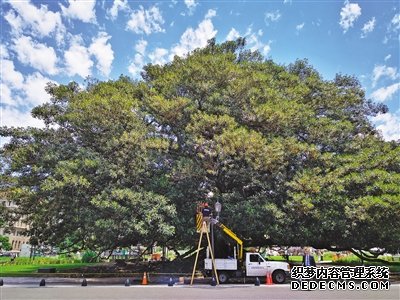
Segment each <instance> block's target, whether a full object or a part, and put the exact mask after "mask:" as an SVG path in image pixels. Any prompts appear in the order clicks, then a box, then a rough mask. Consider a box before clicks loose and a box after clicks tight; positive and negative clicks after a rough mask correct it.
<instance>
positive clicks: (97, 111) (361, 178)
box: [1, 39, 400, 250]
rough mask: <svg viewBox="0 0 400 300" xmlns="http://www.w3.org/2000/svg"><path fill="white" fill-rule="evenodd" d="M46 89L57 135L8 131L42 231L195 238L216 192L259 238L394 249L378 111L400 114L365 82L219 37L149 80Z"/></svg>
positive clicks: (20, 194)
mask: <svg viewBox="0 0 400 300" xmlns="http://www.w3.org/2000/svg"><path fill="white" fill-rule="evenodd" d="M48 92H49V93H50V95H52V100H51V102H50V103H48V104H45V105H42V106H40V107H37V108H35V109H34V110H33V115H34V116H36V117H38V118H41V119H43V120H44V121H45V123H46V124H47V125H48V126H47V127H46V128H45V129H32V128H29V129H21V128H19V129H14V128H3V129H2V131H1V133H2V135H8V136H11V137H12V139H11V142H10V143H9V144H8V145H6V146H5V147H4V149H3V152H2V157H3V160H4V163H5V164H4V166H5V167H4V170H3V173H4V174H6V175H8V176H10V183H9V185H8V187H12V190H13V195H14V197H15V199H16V200H17V201H19V202H18V203H19V205H20V212H21V213H24V214H27V215H28V216H29V220H30V222H31V223H32V225H33V227H32V232H31V233H32V234H34V236H36V237H38V238H39V239H40V240H43V241H49V242H56V243H59V244H60V243H61V244H62V243H64V244H63V245H64V246H66V245H65V244H66V243H69V245H72V244H75V243H76V244H78V245H82V243H85V245H87V246H89V245H90V246H91V247H94V248H96V247H99V246H100V245H103V246H104V247H113V246H117V245H128V244H132V243H135V242H137V241H142V242H149V243H150V242H153V241H155V240H157V241H159V242H161V243H163V244H167V245H170V246H178V245H188V244H191V243H192V241H193V239H194V238H195V235H194V230H195V227H194V223H193V214H194V212H195V207H196V203H197V202H199V201H204V200H205V199H206V196H207V194H208V193H209V192H210V191H212V192H213V193H214V198H213V199H211V201H216V200H219V201H220V202H221V203H222V204H223V212H222V215H221V218H222V221H223V222H225V223H227V224H229V226H230V227H232V228H233V230H234V231H235V232H236V233H237V234H239V235H240V236H242V237H244V238H245V240H246V242H247V244H248V245H250V244H253V245H266V244H268V243H275V244H286V245H289V244H296V245H314V246H316V247H324V248H329V247H331V248H333V247H336V248H337V249H339V248H340V249H351V248H357V249H368V248H371V247H380V248H385V249H386V250H394V249H395V248H396V240H398V237H399V230H398V227H396V225H398V224H399V220H400V217H399V216H400V207H399V202H400V200H399V199H400V198H399V195H400V193H399V189H398V186H399V183H400V178H399V158H398V157H399V155H398V154H399V144H398V142H391V143H388V142H385V141H383V140H382V138H381V137H380V136H379V133H377V132H376V130H375V129H374V127H373V126H372V124H371V123H370V121H369V117H370V116H374V115H376V114H377V113H385V112H386V110H387V109H386V107H385V106H383V105H376V104H374V103H372V102H371V101H369V100H367V99H366V98H365V94H364V91H363V89H362V87H361V85H360V84H359V82H358V81H357V79H355V78H353V77H350V76H345V75H337V76H336V77H335V78H334V79H333V80H324V79H323V78H322V77H321V76H320V74H319V73H318V72H317V71H316V70H315V69H314V68H312V67H311V66H310V65H309V64H308V62H307V61H306V60H299V61H296V62H295V63H293V64H291V65H288V66H282V65H277V64H276V63H274V62H273V61H271V60H264V59H263V58H262V56H261V55H260V54H259V53H258V52H251V51H249V50H246V48H245V41H244V40H243V39H238V40H237V41H235V42H226V43H224V44H216V43H215V40H211V41H210V42H209V44H208V45H207V47H205V48H202V49H197V50H195V51H194V52H192V53H190V54H189V55H188V56H187V57H185V58H179V57H175V58H174V60H173V61H172V62H170V63H168V64H166V65H163V66H160V65H148V66H146V67H145V68H144V71H143V81H140V82H132V81H130V80H128V79H127V78H124V77H122V78H120V79H119V80H117V81H110V82H91V83H90V84H88V86H87V88H86V89H84V90H81V89H79V88H78V86H77V85H76V84H74V83H71V84H69V85H60V86H55V85H49V86H48ZM11 179H12V180H11ZM396 187H397V188H396ZM175 212H176V215H175Z"/></svg>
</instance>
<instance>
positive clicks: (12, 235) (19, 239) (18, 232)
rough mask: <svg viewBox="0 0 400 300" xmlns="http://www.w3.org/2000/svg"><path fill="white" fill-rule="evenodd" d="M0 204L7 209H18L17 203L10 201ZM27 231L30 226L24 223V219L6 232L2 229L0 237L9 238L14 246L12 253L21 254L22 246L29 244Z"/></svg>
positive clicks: (2, 201) (0, 229) (3, 201)
mask: <svg viewBox="0 0 400 300" xmlns="http://www.w3.org/2000/svg"><path fill="white" fill-rule="evenodd" d="M0 202H1V204H3V205H5V207H6V209H13V208H15V207H17V206H16V205H15V203H13V202H12V201H9V200H0ZM27 229H28V226H27V225H26V224H25V223H24V221H23V219H20V220H18V221H17V222H15V223H14V224H13V226H11V227H10V228H8V229H7V230H5V228H0V235H3V236H7V237H8V238H9V241H10V244H11V246H12V252H15V253H19V252H20V251H21V247H22V245H23V244H28V243H29V237H28V236H25V235H24V232H25V231H26V230H27Z"/></svg>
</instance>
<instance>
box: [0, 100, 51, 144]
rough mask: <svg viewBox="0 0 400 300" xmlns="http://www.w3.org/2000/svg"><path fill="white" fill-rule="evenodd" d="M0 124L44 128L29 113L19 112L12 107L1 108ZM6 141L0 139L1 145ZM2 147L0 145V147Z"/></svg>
mask: <svg viewBox="0 0 400 300" xmlns="http://www.w3.org/2000/svg"><path fill="white" fill-rule="evenodd" d="M1 124H2V125H4V126H13V127H28V126H29V127H39V128H42V127H44V123H43V121H42V120H39V119H35V118H33V117H32V115H31V112H30V111H26V112H24V111H21V110H19V109H17V108H13V107H1ZM6 142H7V141H6V139H4V140H3V139H2V141H1V143H2V144H4V143H6ZM1 146H3V145H1V144H0V147H1Z"/></svg>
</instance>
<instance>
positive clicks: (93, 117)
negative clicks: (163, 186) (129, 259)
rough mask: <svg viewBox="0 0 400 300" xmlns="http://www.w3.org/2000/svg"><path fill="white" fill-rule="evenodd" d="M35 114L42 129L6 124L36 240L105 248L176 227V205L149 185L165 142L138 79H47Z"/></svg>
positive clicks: (21, 206) (12, 166)
mask: <svg viewBox="0 0 400 300" xmlns="http://www.w3.org/2000/svg"><path fill="white" fill-rule="evenodd" d="M47 92H48V93H49V94H50V95H51V101H50V103H46V104H44V105H42V106H38V107H36V108H35V109H34V110H33V112H32V113H33V115H34V116H35V117H37V118H40V119H42V120H44V122H45V124H46V125H47V126H46V127H45V128H44V129H36V128H27V129H22V128H3V130H2V134H3V135H10V136H11V137H12V139H11V141H10V143H9V144H7V145H6V146H5V147H4V148H3V150H2V159H3V160H4V166H6V167H5V168H4V170H3V171H4V173H6V174H7V175H8V176H9V178H11V179H12V181H10V187H11V190H12V194H11V195H10V196H11V197H12V198H13V199H14V200H15V202H16V204H17V205H18V210H17V211H14V216H18V215H23V216H25V218H26V221H27V223H28V224H29V225H30V230H29V234H30V235H31V237H32V241H31V242H33V243H46V244H53V245H58V246H59V247H61V248H63V249H93V250H106V249H114V248H116V247H118V246H130V245H134V244H136V243H138V242H142V243H144V244H151V243H153V242H154V241H155V240H157V241H161V242H162V241H165V240H167V238H168V237H169V236H170V235H171V234H173V232H174V228H173V226H172V225H171V218H173V216H174V214H175V209H174V206H173V205H172V204H171V203H170V202H169V201H168V199H167V198H166V197H165V196H164V195H161V194H157V193H155V192H153V191H152V190H151V188H149V183H150V182H151V180H152V178H153V177H154V176H155V175H156V174H155V171H154V170H155V169H156V164H157V160H158V152H160V149H163V148H164V147H165V145H164V144H165V142H164V141H163V140H162V139H161V138H159V137H157V135H156V134H154V131H155V128H154V126H153V127H151V126H148V125H147V124H146V123H145V122H144V118H145V116H144V115H142V114H141V112H140V109H139V102H140V101H139V100H138V99H139V97H140V89H139V87H138V84H136V83H134V82H132V81H130V80H128V79H127V78H120V79H119V80H117V81H115V82H112V81H110V82H102V83H98V82H89V83H88V85H87V88H86V89H85V90H81V89H80V88H79V87H78V85H77V84H75V83H71V84H69V85H59V86H57V85H54V84H49V85H48V86H47Z"/></svg>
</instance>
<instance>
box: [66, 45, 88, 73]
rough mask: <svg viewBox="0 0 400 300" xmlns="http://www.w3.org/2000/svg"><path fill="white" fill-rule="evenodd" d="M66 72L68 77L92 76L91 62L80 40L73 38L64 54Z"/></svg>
mask: <svg viewBox="0 0 400 300" xmlns="http://www.w3.org/2000/svg"><path fill="white" fill-rule="evenodd" d="M64 59H65V66H66V71H67V73H68V75H69V76H74V75H79V76H81V77H82V78H85V77H87V76H89V75H91V74H92V72H91V68H92V66H93V61H92V60H91V59H90V53H89V51H88V49H87V48H86V47H85V46H83V45H82V39H81V38H80V37H75V38H74V39H73V40H72V41H71V46H70V47H69V49H68V50H67V51H65V53H64Z"/></svg>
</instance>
